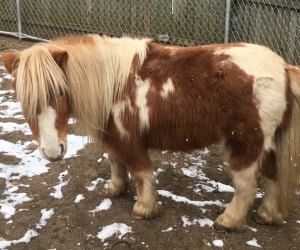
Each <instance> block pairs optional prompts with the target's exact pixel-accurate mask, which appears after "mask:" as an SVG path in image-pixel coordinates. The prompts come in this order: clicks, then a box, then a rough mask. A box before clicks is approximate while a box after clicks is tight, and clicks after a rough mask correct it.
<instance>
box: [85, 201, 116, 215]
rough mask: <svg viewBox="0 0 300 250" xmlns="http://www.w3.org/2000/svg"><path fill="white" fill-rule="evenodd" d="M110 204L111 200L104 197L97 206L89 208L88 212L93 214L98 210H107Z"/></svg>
mask: <svg viewBox="0 0 300 250" xmlns="http://www.w3.org/2000/svg"><path fill="white" fill-rule="evenodd" d="M111 205H112V202H111V200H110V199H104V200H103V201H102V202H101V203H100V205H99V206H97V207H96V208H95V209H93V210H91V211H90V212H91V213H93V214H94V213H97V212H100V211H104V210H108V209H110V207H111Z"/></svg>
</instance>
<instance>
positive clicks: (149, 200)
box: [131, 170, 160, 219]
mask: <svg viewBox="0 0 300 250" xmlns="http://www.w3.org/2000/svg"><path fill="white" fill-rule="evenodd" d="M132 176H133V180H134V182H135V186H136V192H137V201H136V203H135V204H134V206H133V211H132V214H131V215H132V217H133V218H135V219H150V218H153V217H155V216H156V215H157V214H158V212H159V209H160V205H159V204H158V203H157V201H156V196H157V194H156V190H155V188H154V182H153V173H152V170H146V171H133V172H132Z"/></svg>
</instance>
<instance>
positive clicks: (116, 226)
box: [97, 223, 132, 242]
mask: <svg viewBox="0 0 300 250" xmlns="http://www.w3.org/2000/svg"><path fill="white" fill-rule="evenodd" d="M127 233H132V227H130V226H127V225H126V224H124V223H113V224H111V225H108V226H104V227H103V228H102V229H101V231H100V232H99V233H98V234H97V237H98V238H99V239H100V240H101V241H102V242H104V241H105V240H106V239H108V238H110V237H112V236H113V235H116V236H117V237H118V238H119V239H122V237H123V236H124V235H125V234H127Z"/></svg>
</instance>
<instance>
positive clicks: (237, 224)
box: [214, 214, 246, 232]
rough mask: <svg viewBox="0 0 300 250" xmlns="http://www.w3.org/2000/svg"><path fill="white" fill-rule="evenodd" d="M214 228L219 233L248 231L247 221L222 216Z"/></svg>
mask: <svg viewBox="0 0 300 250" xmlns="http://www.w3.org/2000/svg"><path fill="white" fill-rule="evenodd" d="M214 228H215V229H216V230H217V231H219V232H240V231H244V230H245V229H246V220H245V219H243V220H234V219H231V218H227V217H226V216H225V215H224V214H221V215H220V216H219V217H218V218H217V220H216V221H215V224H214Z"/></svg>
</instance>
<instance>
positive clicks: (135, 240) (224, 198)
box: [0, 36, 300, 249]
mask: <svg viewBox="0 0 300 250" xmlns="http://www.w3.org/2000/svg"><path fill="white" fill-rule="evenodd" d="M32 44H33V42H31V41H20V40H17V39H14V38H9V37H4V36H1V37H0V50H4V49H23V48H26V47H28V46H30V45H32ZM3 73H4V72H1V71H0V78H1V74H3ZM9 88H10V82H9V80H6V79H4V82H3V83H2V84H1V83H0V90H8V89H9ZM1 97H3V98H2V99H3V100H8V99H11V98H12V97H11V96H8V95H7V94H6V95H5V94H1V95H0V103H1ZM0 122H2V123H8V122H14V123H18V124H23V123H24V122H25V121H24V120H20V119H15V118H13V117H12V118H0ZM0 131H1V125H0ZM74 131H75V129H74V125H70V132H72V133H74ZM0 139H1V140H5V141H8V142H11V143H17V142H18V141H21V143H25V142H26V141H30V140H32V138H31V137H30V135H25V134H24V133H21V132H7V133H2V134H0ZM32 150H34V148H33V149H32ZM102 155H103V152H101V149H99V151H97V150H95V149H94V147H93V146H92V145H90V144H88V145H87V146H86V147H85V148H84V149H83V150H81V151H80V152H79V156H76V157H71V158H68V159H65V160H62V161H60V162H56V163H51V164H50V163H49V165H48V166H49V167H50V168H49V171H48V172H47V173H43V174H40V175H35V176H33V177H22V178H21V179H20V180H16V181H15V182H12V183H13V185H15V186H18V189H19V190H18V191H19V192H24V193H26V194H27V196H28V197H30V198H31V200H30V201H27V202H23V203H22V204H19V205H16V206H15V208H16V212H15V214H14V215H13V216H12V217H11V218H9V219H7V218H5V217H4V216H2V215H1V214H0V242H1V240H4V239H5V240H6V241H12V242H13V240H18V239H20V238H22V237H23V236H24V234H25V233H26V232H27V231H28V230H29V229H33V228H34V229H35V231H36V232H37V233H38V235H37V236H36V237H32V238H31V240H30V241H29V242H28V243H17V242H14V243H12V244H11V246H9V247H5V248H8V249H217V248H223V249H254V248H258V247H259V246H260V247H261V248H263V249H300V209H299V201H300V199H299V196H298V199H297V206H296V209H295V212H294V213H293V214H292V215H291V216H290V217H289V218H288V219H287V221H286V223H284V224H283V225H282V226H264V225H259V224H256V223H255V222H254V215H255V210H256V209H257V207H258V205H259V204H260V202H261V199H260V198H257V199H256V201H255V204H254V205H253V207H252V209H251V211H249V215H248V221H247V225H248V227H247V229H245V230H244V231H243V232H238V233H237V232H230V233H224V232H218V231H216V230H215V229H214V228H213V225H212V224H210V223H207V224H205V223H204V224H205V225H203V224H202V223H201V221H202V220H203V221H204V219H207V221H214V220H215V219H216V218H217V216H218V215H219V214H221V213H222V211H223V210H224V206H225V205H226V204H228V203H229V202H230V200H231V198H232V195H233V193H232V192H230V191H228V186H226V187H227V189H224V190H223V189H222V188H220V187H221V186H222V184H224V185H231V186H232V183H231V178H230V177H229V175H228V174H227V172H226V170H225V168H224V164H223V162H222V160H221V158H220V156H219V154H218V150H217V147H216V146H212V147H210V148H208V150H206V152H203V151H195V152H192V153H191V154H184V153H175V152H169V151H168V152H160V151H151V152H150V155H151V159H152V160H153V164H154V170H155V171H156V179H157V184H156V187H157V189H158V190H160V192H159V194H160V195H159V196H158V198H159V201H161V202H162V208H163V209H162V211H161V213H160V215H159V216H158V217H157V218H155V219H152V220H135V219H133V218H132V217H131V216H130V212H131V209H132V207H133V204H134V199H135V195H136V194H135V189H134V186H133V183H131V185H130V189H129V191H128V192H127V193H126V194H125V195H122V196H121V197H117V198H110V201H111V207H110V208H109V209H107V210H103V211H99V212H96V213H92V212H91V210H93V209H95V208H96V207H97V206H98V205H99V204H100V203H101V202H102V201H103V200H105V199H107V198H108V197H106V196H105V186H106V185H107V181H108V180H109V179H110V167H109V163H108V160H106V159H105V157H103V156H102ZM101 156H102V158H101V159H102V161H101V162H98V159H99V158H100V157H101ZM19 161H20V159H19V158H18V157H17V156H12V155H6V154H4V153H2V152H1V150H0V165H1V164H5V165H10V166H14V165H16V164H18V163H19ZM66 170H68V178H67V179H68V180H69V182H68V183H67V185H65V186H63V187H62V193H63V197H62V198H61V199H57V198H55V197H53V196H51V195H50V193H51V192H53V187H54V186H56V185H57V183H58V177H59V175H60V174H61V173H62V172H64V171H66ZM195 173H196V174H195ZM99 177H101V178H103V179H104V180H100V181H99V183H98V184H97V185H96V188H95V189H94V190H92V191H89V190H88V189H87V187H89V186H91V185H92V182H93V181H94V180H96V179H97V178H99ZM214 181H215V182H214ZM214 183H217V184H216V185H215V184H214ZM21 184H22V185H21ZM229 190H230V187H229ZM164 191H167V192H168V194H171V195H169V196H168V195H164V193H166V192H164ZM260 192H261V191H260ZM78 194H82V195H83V196H84V197H85V199H84V200H82V201H80V202H78V203H75V202H74V200H75V198H76V197H77V195H78ZM175 195H176V196H175ZM6 196H7V184H6V180H5V179H4V178H2V177H1V173H0V200H1V199H5V198H6ZM174 197H175V198H174ZM176 197H177V198H176ZM178 197H179V198H178ZM193 201H195V202H193ZM197 201H220V204H219V205H218V204H217V203H216V202H215V203H212V204H210V203H208V204H206V205H205V206H197V204H198V203H197ZM222 204H223V205H222ZM45 208H53V209H54V214H53V215H52V216H51V218H49V219H48V220H47V223H46V224H45V225H44V226H43V227H42V228H40V229H39V228H37V227H36V223H38V222H39V220H40V217H41V210H42V209H45ZM200 219H201V220H200ZM187 221H188V222H187ZM203 221H202V222H203ZM113 223H124V224H126V225H127V226H129V227H131V232H128V233H127V234H125V235H124V236H123V237H122V238H121V239H119V238H118V237H117V236H116V235H113V236H111V237H109V238H107V239H105V240H103V242H102V241H101V239H99V238H98V237H97V236H98V235H99V232H100V231H101V230H102V229H103V228H104V227H105V226H107V225H111V224H113ZM167 229H168V230H167ZM218 240H219V241H218ZM249 241H250V243H249ZM253 241H254V242H257V244H258V245H256V246H254V245H253V244H252V245H251V242H253ZM220 242H221V244H220ZM247 242H248V243H247ZM249 244H250V245H249ZM222 245H223V246H222ZM0 248H1V246H0Z"/></svg>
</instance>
